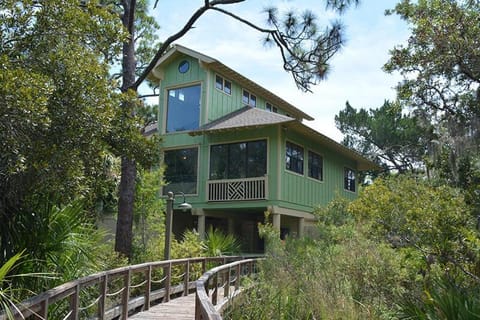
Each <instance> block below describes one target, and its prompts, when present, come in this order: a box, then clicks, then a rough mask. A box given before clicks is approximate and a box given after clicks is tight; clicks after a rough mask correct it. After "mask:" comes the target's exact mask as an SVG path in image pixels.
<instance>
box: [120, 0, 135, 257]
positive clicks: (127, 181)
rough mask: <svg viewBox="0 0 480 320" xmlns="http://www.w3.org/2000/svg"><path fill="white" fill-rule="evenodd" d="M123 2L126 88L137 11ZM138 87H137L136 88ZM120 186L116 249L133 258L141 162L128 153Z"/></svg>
mask: <svg viewBox="0 0 480 320" xmlns="http://www.w3.org/2000/svg"><path fill="white" fill-rule="evenodd" d="M122 3H123V16H122V23H123V26H124V27H125V28H126V29H127V30H128V32H129V34H130V38H129V40H128V41H126V42H125V43H124V44H123V57H122V92H126V91H128V90H130V89H131V88H132V86H133V84H134V83H135V67H136V65H135V64H136V61H135V42H134V39H135V27H134V23H133V21H134V17H133V15H134V12H135V4H136V2H135V0H124V1H122ZM134 90H136V88H135V89H134ZM123 107H124V108H127V110H126V111H127V112H125V113H124V114H125V116H126V117H128V116H129V115H132V114H133V111H134V110H133V106H132V103H131V102H128V101H127V102H126V103H125V104H124V105H123ZM121 174H122V175H121V178H120V185H119V190H118V216H117V230H116V233H115V251H117V252H119V253H122V254H124V255H126V256H127V257H129V258H131V256H132V241H133V231H132V227H133V207H134V201H135V178H136V175H137V166H136V163H135V160H132V159H129V158H128V157H127V156H123V157H122V172H121Z"/></svg>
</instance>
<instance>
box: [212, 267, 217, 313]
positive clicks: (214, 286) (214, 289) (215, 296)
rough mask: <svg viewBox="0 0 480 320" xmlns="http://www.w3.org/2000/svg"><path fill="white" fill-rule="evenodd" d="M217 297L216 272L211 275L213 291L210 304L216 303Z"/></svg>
mask: <svg viewBox="0 0 480 320" xmlns="http://www.w3.org/2000/svg"><path fill="white" fill-rule="evenodd" d="M217 297H218V272H217V273H215V275H214V276H213V293H212V304H213V305H214V306H215V305H217Z"/></svg>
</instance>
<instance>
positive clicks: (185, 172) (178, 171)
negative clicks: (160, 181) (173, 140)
mask: <svg viewBox="0 0 480 320" xmlns="http://www.w3.org/2000/svg"><path fill="white" fill-rule="evenodd" d="M164 161H165V165H166V166H167V168H166V170H165V181H166V183H167V185H166V186H165V187H164V188H163V193H164V194H166V193H167V192H168V191H173V192H183V193H185V194H196V193H197V161H198V149H197V148H188V149H176V150H166V151H165V157H164Z"/></svg>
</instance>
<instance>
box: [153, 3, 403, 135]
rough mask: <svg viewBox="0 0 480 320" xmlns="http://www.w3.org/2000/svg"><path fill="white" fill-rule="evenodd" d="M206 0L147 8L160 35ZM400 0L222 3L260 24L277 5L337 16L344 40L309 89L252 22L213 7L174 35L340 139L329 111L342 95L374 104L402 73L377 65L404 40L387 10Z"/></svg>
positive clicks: (324, 17)
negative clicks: (342, 7)
mask: <svg viewBox="0 0 480 320" xmlns="http://www.w3.org/2000/svg"><path fill="white" fill-rule="evenodd" d="M203 2H204V0H158V4H157V7H156V8H155V9H153V11H152V14H153V15H154V16H155V17H156V20H157V21H158V23H159V24H160V27H161V28H160V31H159V36H160V40H163V39H166V38H167V37H168V36H170V35H171V34H173V33H175V32H177V31H178V30H180V29H181V28H182V27H183V25H184V24H185V23H186V21H187V19H188V18H189V17H190V16H191V15H192V13H193V12H194V11H195V10H196V9H197V8H199V7H200V6H201V5H202V4H203ZM397 2H398V0H363V1H361V3H360V5H359V6H358V7H351V8H350V9H348V11H347V12H346V13H344V14H343V15H341V16H339V15H338V14H336V13H334V12H331V11H325V5H324V3H325V2H324V1H322V0H320V1H319V0H277V1H272V0H265V1H264V0H247V1H245V2H244V3H241V4H235V5H227V6H224V8H225V9H228V10H230V11H232V12H234V13H235V14H237V15H240V16H242V17H244V18H248V19H249V20H251V21H253V22H255V23H257V24H259V25H262V26H264V25H265V24H264V21H265V14H264V13H262V10H263V9H264V8H266V7H268V6H272V5H273V6H276V7H278V8H279V9H280V12H282V10H290V9H293V10H295V11H297V12H300V13H301V12H303V11H304V10H305V9H306V8H308V9H310V10H311V11H313V12H314V13H315V14H316V16H317V18H318V23H319V25H320V26H321V27H325V26H327V25H329V23H331V22H332V21H334V20H338V19H339V20H341V21H342V23H343V25H344V27H345V35H346V44H345V46H344V47H343V49H342V50H341V51H340V52H339V53H337V55H336V56H335V57H334V58H333V59H332V60H331V61H330V65H331V71H330V74H329V76H328V77H327V79H326V80H323V81H322V82H320V83H319V84H318V85H316V86H314V87H312V91H313V92H312V93H305V92H302V91H301V90H299V89H297V87H296V85H295V83H294V81H293V78H292V76H291V75H290V74H289V73H287V72H286V71H284V70H283V68H282V59H281V55H280V53H279V51H278V49H277V48H276V47H271V48H265V47H264V46H263V44H262V35H261V34H260V33H258V32H256V31H254V30H253V29H251V28H249V27H247V26H245V25H243V24H242V23H240V22H238V21H235V20H234V19H232V18H230V17H226V16H224V15H222V14H220V13H217V12H212V11H210V12H207V13H206V14H205V15H204V16H202V17H201V18H200V20H199V21H197V23H196V24H195V25H194V28H193V29H191V30H190V31H189V32H188V33H187V34H186V35H185V36H184V37H183V38H181V39H179V40H178V41H177V42H176V43H178V44H181V45H183V46H186V47H188V48H191V49H193V50H196V51H199V52H201V53H203V54H206V55H208V56H211V57H212V58H215V59H217V60H219V61H221V62H222V63H224V64H226V65H227V66H229V67H230V68H232V69H234V70H235V71H237V72H239V73H240V74H242V75H244V76H246V77H248V78H250V79H251V80H253V81H254V82H256V83H258V84H259V85H261V86H263V87H264V88H266V89H268V90H269V91H271V92H273V93H275V94H276V95H278V96H280V97H281V98H282V99H284V100H286V101H288V102H289V103H291V104H293V105H294V106H296V107H297V108H299V109H301V110H302V111H303V112H305V113H307V114H309V115H311V116H312V117H313V118H315V120H313V121H304V123H305V124H306V125H308V126H310V127H312V128H313V129H315V130H316V131H318V132H320V133H322V134H324V135H326V136H328V137H330V138H332V139H334V140H336V141H338V142H340V141H341V140H342V134H341V132H340V131H338V129H336V127H335V115H337V114H338V113H339V111H340V110H342V109H344V108H345V103H346V101H349V103H350V104H351V105H352V106H353V107H354V108H368V109H369V108H378V107H380V106H381V105H382V104H383V102H384V101H385V100H386V99H389V100H393V99H395V90H394V87H395V86H396V84H397V83H398V82H399V81H400V80H401V78H400V76H399V75H398V74H387V73H385V72H383V71H382V66H383V64H385V63H386V62H387V61H388V58H389V54H388V52H389V50H391V49H393V47H394V46H396V45H400V44H404V43H405V42H406V40H407V38H408V35H409V29H408V26H407V25H406V24H405V23H404V22H403V21H401V20H400V19H399V18H398V16H394V15H390V16H385V15H384V13H385V10H386V9H392V8H394V6H395V4H396V3H397Z"/></svg>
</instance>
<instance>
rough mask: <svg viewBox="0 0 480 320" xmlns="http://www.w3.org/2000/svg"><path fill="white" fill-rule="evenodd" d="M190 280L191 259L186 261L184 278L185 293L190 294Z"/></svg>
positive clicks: (185, 294)
mask: <svg viewBox="0 0 480 320" xmlns="http://www.w3.org/2000/svg"><path fill="white" fill-rule="evenodd" d="M189 282H190V260H187V261H186V262H185V278H184V279H183V295H184V296H188V283H189Z"/></svg>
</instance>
